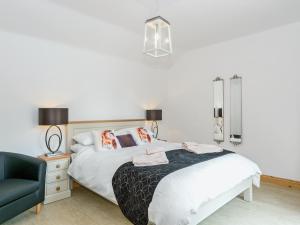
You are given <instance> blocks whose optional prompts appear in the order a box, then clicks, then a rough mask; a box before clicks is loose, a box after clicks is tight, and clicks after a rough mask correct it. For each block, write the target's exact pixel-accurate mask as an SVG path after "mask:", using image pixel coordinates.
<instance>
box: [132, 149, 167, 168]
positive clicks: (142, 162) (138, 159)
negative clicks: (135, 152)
mask: <svg viewBox="0 0 300 225" xmlns="http://www.w3.org/2000/svg"><path fill="white" fill-rule="evenodd" d="M132 162H133V164H134V166H155V165H161V164H168V163H169V160H168V158H167V156H166V153H165V152H158V153H154V154H151V155H140V156H134V157H133V159H132Z"/></svg>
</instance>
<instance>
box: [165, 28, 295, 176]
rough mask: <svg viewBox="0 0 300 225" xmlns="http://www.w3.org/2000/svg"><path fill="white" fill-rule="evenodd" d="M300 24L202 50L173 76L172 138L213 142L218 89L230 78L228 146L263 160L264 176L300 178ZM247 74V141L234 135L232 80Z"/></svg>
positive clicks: (177, 67) (169, 120) (184, 60)
mask: <svg viewBox="0 0 300 225" xmlns="http://www.w3.org/2000/svg"><path fill="white" fill-rule="evenodd" d="M299 40H300V23H296V24H291V25H288V26H284V27H280V28H277V29H273V30H269V31H266V32H263V33H259V34H255V35H251V36H248V37H244V38H240V39H235V40H232V41H228V42H223V43H220V44H216V45H213V46H209V47H205V48H201V49H197V50H193V51H190V52H188V53H187V54H185V55H184V56H183V57H181V59H180V60H179V61H177V62H176V63H175V65H174V66H173V67H172V68H171V69H170V71H169V74H168V80H169V84H168V87H169V88H168V94H169V95H168V103H167V109H168V111H167V124H168V125H169V131H170V132H169V138H170V139H171V140H176V141H182V140H195V141H199V142H203V143H206V142H212V140H213V136H212V132H213V129H212V128H213V120H212V118H213V89H212V80H213V79H214V78H215V77H216V76H221V77H222V78H224V79H225V117H226V118H225V137H226V141H225V143H224V146H225V147H226V148H228V149H232V150H235V151H238V152H240V153H241V154H243V155H245V156H247V157H249V158H251V159H253V160H254V161H255V162H257V163H258V164H259V166H260V167H261V169H262V171H263V173H264V174H268V175H273V176H277V177H283V178H290V179H296V180H300V100H299V96H300V88H299V82H300V64H299V59H300V42H299ZM235 73H237V74H238V75H240V76H242V77H243V144H242V145H240V146H239V147H234V146H233V145H232V144H230V143H229V142H228V139H229V138H228V136H229V78H230V77H231V76H232V75H234V74H235Z"/></svg>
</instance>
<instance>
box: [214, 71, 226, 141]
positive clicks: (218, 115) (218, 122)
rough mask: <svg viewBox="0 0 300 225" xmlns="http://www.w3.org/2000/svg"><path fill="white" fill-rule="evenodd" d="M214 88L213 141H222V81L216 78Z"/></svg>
mask: <svg viewBox="0 0 300 225" xmlns="http://www.w3.org/2000/svg"><path fill="white" fill-rule="evenodd" d="M213 88H214V141H216V142H217V143H220V142H222V141H224V80H223V79H221V78H220V77H217V78H216V79H215V80H214V81H213Z"/></svg>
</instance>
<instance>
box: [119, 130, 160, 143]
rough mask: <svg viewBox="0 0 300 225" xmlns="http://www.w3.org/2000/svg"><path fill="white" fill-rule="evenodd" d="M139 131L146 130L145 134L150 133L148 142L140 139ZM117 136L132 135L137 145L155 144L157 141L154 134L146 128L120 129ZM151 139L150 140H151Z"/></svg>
mask: <svg viewBox="0 0 300 225" xmlns="http://www.w3.org/2000/svg"><path fill="white" fill-rule="evenodd" d="M138 129H142V130H144V132H143V133H145V132H147V133H148V135H149V136H148V137H147V138H146V140H147V141H142V140H141V138H140V135H139V133H138ZM115 134H116V136H120V135H125V134H131V135H132V137H133V139H134V141H135V143H136V144H137V145H144V144H147V143H153V142H155V141H156V139H155V138H154V137H153V133H152V132H151V131H150V130H149V129H148V128H146V127H130V128H124V129H120V130H117V131H116V132H115ZM149 137H150V139H149ZM148 140H150V142H148Z"/></svg>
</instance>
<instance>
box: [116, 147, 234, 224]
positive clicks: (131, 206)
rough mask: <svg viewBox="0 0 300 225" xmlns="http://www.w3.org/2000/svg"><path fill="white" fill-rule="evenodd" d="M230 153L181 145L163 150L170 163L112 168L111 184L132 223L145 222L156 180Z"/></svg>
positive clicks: (128, 164) (130, 163) (125, 165)
mask: <svg viewBox="0 0 300 225" xmlns="http://www.w3.org/2000/svg"><path fill="white" fill-rule="evenodd" d="M229 153H232V152H230V151H227V150H224V151H223V152H218V153H208V154H200V155H197V154H194V153H191V152H188V151H186V150H183V149H178V150H173V151H168V152H166V154H167V157H168V159H169V164H165V165H157V166H144V167H135V166H134V165H133V163H132V162H128V163H125V164H123V165H122V166H120V167H119V168H118V170H117V171H116V172H115V174H114V176H113V179H112V185H113V189H114V193H115V196H116V199H117V201H118V204H119V207H120V208H121V211H122V212H123V214H124V215H125V216H126V217H127V218H128V219H129V220H130V221H131V222H132V223H133V224H134V225H147V224H148V207H149V204H150V203H151V201H152V197H153V194H154V191H155V188H156V187H157V185H158V183H159V181H160V180H161V179H162V178H164V177H165V176H167V175H168V174H170V173H172V172H174V171H177V170H179V169H183V168H185V167H188V166H191V165H194V164H197V163H200V162H204V161H207V160H210V159H213V158H216V157H219V156H223V155H226V154H229Z"/></svg>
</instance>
